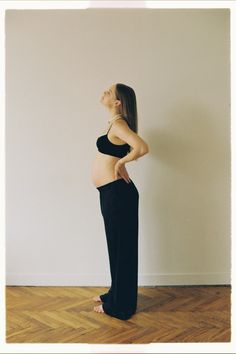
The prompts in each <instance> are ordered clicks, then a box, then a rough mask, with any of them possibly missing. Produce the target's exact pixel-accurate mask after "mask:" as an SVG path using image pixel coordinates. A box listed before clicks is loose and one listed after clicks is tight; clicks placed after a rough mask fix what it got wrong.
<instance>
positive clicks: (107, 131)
mask: <svg viewBox="0 0 236 354" xmlns="http://www.w3.org/2000/svg"><path fill="white" fill-rule="evenodd" d="M118 119H124V118H118ZM114 122H115V120H114ZM114 122H112V123H111V125H110V127H109V129H108V131H107V134H108V132H109V130H110V129H111V126H112V124H113V123H114ZM107 134H106V135H107Z"/></svg>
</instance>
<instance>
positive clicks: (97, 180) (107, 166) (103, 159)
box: [91, 151, 122, 187]
mask: <svg viewBox="0 0 236 354" xmlns="http://www.w3.org/2000/svg"><path fill="white" fill-rule="evenodd" d="M118 160H120V158H119V157H115V156H110V155H106V154H102V153H101V152H99V151H97V154H96V156H95V160H94V162H93V164H92V173H91V179H92V182H93V184H94V185H95V186H96V187H100V186H102V185H103V184H106V183H109V182H113V181H115V180H116V179H120V178H122V177H121V176H118V178H115V164H116V162H117V161H118Z"/></svg>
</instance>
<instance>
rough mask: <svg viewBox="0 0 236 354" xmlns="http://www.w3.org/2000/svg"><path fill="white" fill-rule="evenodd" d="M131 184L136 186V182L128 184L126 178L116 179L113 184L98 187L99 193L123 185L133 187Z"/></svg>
mask: <svg viewBox="0 0 236 354" xmlns="http://www.w3.org/2000/svg"><path fill="white" fill-rule="evenodd" d="M131 184H134V182H133V181H132V180H130V182H129V183H127V182H126V181H125V180H124V178H119V179H115V180H114V181H112V182H109V183H106V184H103V185H102V186H99V187H96V188H97V190H98V191H99V192H101V191H106V190H109V189H112V188H114V187H115V186H122V185H128V186H129V185H131Z"/></svg>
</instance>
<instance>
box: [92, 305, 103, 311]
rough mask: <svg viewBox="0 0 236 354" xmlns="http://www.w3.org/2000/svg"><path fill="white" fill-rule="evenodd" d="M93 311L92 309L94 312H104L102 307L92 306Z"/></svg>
mask: <svg viewBox="0 0 236 354" xmlns="http://www.w3.org/2000/svg"><path fill="white" fill-rule="evenodd" d="M93 309H94V311H96V312H104V310H103V307H102V305H99V306H94V308H93Z"/></svg>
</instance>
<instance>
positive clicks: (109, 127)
mask: <svg viewBox="0 0 236 354" xmlns="http://www.w3.org/2000/svg"><path fill="white" fill-rule="evenodd" d="M112 124H113V123H111V125H110V127H109V129H108V131H107V134H108V132H109V130H110V129H111V126H112ZM107 134H106V135H107Z"/></svg>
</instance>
